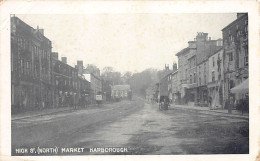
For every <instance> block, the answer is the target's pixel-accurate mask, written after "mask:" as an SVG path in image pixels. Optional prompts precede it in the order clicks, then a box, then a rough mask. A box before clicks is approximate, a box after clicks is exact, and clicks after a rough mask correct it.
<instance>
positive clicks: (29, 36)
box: [11, 16, 53, 113]
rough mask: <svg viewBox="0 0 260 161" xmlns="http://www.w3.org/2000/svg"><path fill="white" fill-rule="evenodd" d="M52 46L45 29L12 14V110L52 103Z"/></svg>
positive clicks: (47, 106)
mask: <svg viewBox="0 0 260 161" xmlns="http://www.w3.org/2000/svg"><path fill="white" fill-rule="evenodd" d="M51 49H52V43H51V41H50V40H49V39H48V38H47V37H45V36H44V30H43V29H39V28H38V27H37V29H34V28H33V27H31V26H29V25H28V24H26V23H24V22H23V21H22V20H20V19H19V18H18V17H15V16H11V104H12V113H16V112H23V111H29V110H37V109H40V108H51V107H53V102H52V101H51V100H52V97H53V90H52V87H53V86H52V80H51V73H52V71H51V70H52V69H51Z"/></svg>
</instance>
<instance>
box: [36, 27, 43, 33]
mask: <svg viewBox="0 0 260 161" xmlns="http://www.w3.org/2000/svg"><path fill="white" fill-rule="evenodd" d="M37 31H39V32H40V33H41V34H42V35H44V30H43V29H40V28H39V26H37Z"/></svg>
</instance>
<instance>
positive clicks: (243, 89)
mask: <svg viewBox="0 0 260 161" xmlns="http://www.w3.org/2000/svg"><path fill="white" fill-rule="evenodd" d="M248 89H249V79H246V80H245V81H243V82H242V83H240V84H239V85H237V86H236V87H234V88H232V89H230V92H231V93H247V92H248V91H249V90H248Z"/></svg>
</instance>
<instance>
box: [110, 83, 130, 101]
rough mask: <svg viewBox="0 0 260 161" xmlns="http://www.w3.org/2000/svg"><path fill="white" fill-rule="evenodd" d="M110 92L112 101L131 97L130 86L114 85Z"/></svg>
mask: <svg viewBox="0 0 260 161" xmlns="http://www.w3.org/2000/svg"><path fill="white" fill-rule="evenodd" d="M111 90H112V92H111V97H112V99H117V98H119V99H125V98H129V97H132V90H131V87H130V85H114V86H112V88H111Z"/></svg>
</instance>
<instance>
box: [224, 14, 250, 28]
mask: <svg viewBox="0 0 260 161" xmlns="http://www.w3.org/2000/svg"><path fill="white" fill-rule="evenodd" d="M247 16H248V14H247V13H245V14H244V15H243V16H241V17H239V18H237V19H235V20H234V21H233V22H231V23H230V24H229V25H227V26H226V27H224V28H223V29H222V30H221V31H224V30H226V29H227V28H229V27H230V26H232V25H233V24H234V23H236V22H237V21H239V20H240V19H242V18H244V17H247Z"/></svg>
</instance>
